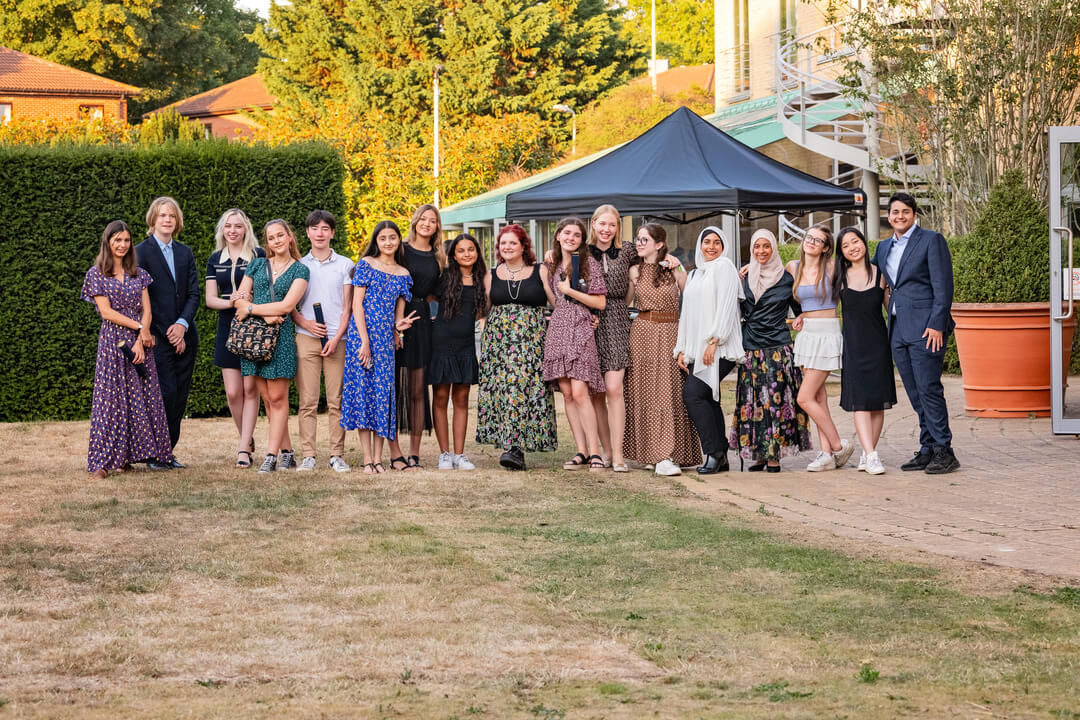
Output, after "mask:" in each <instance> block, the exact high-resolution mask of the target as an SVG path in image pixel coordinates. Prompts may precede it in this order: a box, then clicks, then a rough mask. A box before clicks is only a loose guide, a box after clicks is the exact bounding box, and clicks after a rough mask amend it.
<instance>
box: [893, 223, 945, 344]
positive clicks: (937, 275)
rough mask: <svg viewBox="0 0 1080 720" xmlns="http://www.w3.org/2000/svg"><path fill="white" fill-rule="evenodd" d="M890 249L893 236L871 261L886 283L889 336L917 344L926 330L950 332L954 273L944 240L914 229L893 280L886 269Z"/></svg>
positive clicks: (935, 234)
mask: <svg viewBox="0 0 1080 720" xmlns="http://www.w3.org/2000/svg"><path fill="white" fill-rule="evenodd" d="M892 246H893V236H890V237H889V238H887V239H885V240H882V241H881V242H880V243H879V244H878V246H877V251H876V252H875V253H874V260H873V263H874V264H875V265H877V266H878V269H880V270H881V272H882V274H883V275H884V276H885V280H886V282H888V283H889V288H890V293H891V295H890V299H889V312H888V315H889V323H890V325H889V332H890V334H893V333H896V332H899V333H900V340H901V341H903V342H909V343H911V342H917V341H918V340H919V339H920V338H921V337H922V335H923V333H924V332H925V331H926V329H927V328H931V329H933V330H941V331H942V332H944V333H945V334H946V335H947V334H949V333H951V332H952V330H953V328H954V327H955V326H956V323H954V322H953V319H952V315H951V314H950V310H951V308H952V299H953V272H952V256H951V255H950V254H949V245H948V243H946V242H945V237H944V236H943V235H942V234H941V233H938V232H934V231H933V230H924V229H923V228H921V227H918V226H916V227H915V229H914V230H913V231H912V232H911V236H910V237H909V238H908V242H907V246H906V247H905V248H904V254H903V255H902V256H901V257H900V267H899V268H898V269H897V273H896V277H895V278H894V277H889V274H888V272H886V270H885V260H886V258H888V257H889V252H890V251H891V250H892ZM894 321H895V322H894ZM894 324H895V325H896V327H895V328H894V327H893V325H894Z"/></svg>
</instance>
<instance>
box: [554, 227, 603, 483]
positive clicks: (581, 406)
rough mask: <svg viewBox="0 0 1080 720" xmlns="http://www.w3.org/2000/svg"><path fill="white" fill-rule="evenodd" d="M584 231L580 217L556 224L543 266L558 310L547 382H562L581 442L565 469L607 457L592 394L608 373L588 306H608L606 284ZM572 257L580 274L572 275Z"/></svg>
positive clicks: (592, 465)
mask: <svg viewBox="0 0 1080 720" xmlns="http://www.w3.org/2000/svg"><path fill="white" fill-rule="evenodd" d="M585 232H586V230H585V223H584V222H582V221H581V220H580V219H579V218H575V217H571V218H564V219H563V220H560V221H559V224H558V225H556V226H555V242H556V245H555V247H554V248H553V250H552V260H551V262H550V263H545V264H544V265H543V266H541V268H540V272H541V279H542V280H543V281H544V290H545V291H546V292H547V294H548V300H549V302H551V304H552V305H553V306H554V308H555V309H554V310H552V312H551V319H550V320H549V321H548V328H547V335H546V337H545V338H544V380H547V381H548V382H552V381H556V382H558V384H559V390H560V391H561V392H562V394H563V401H564V404H565V406H566V419H567V421H568V422H569V423H570V431H571V432H572V433H573V435H574V444H575V445H577V454H576V455H574V457H573V458H571V459H570V460H567V461H566V462H565V463H563V468H564V469H566V470H581V469H582V468H585V467H588V468H589V469H590V470H600V471H602V470H604V460H603V458H602V457H600V437H599V435H598V433H597V427H596V414H595V412H594V410H593V406H592V400H591V399H590V397H589V395H590V393H593V394H595V393H603V392H604V375H603V373H602V372H601V371H600V357H599V356H598V355H597V352H596V336H595V335H594V334H593V327H592V314H591V313H590V310H603V309H604V306H605V305H606V303H607V297H606V295H607V287H606V286H605V285H604V275H603V271H602V270H601V268H600V263H598V262H596V260H594V259H593V257H592V255H591V254H590V253H589V247H588V246H587V245H586V244H585ZM574 258H576V259H577V266H578V273H577V275H578V277H574V275H575V273H574V272H573V265H574V263H573V259H574ZM574 281H576V283H577V287H574V286H573V285H574Z"/></svg>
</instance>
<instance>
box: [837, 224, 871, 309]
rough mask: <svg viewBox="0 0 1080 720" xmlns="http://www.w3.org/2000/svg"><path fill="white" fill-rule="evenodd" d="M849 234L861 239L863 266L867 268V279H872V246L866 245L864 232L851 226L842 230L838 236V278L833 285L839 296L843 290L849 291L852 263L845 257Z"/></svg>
mask: <svg viewBox="0 0 1080 720" xmlns="http://www.w3.org/2000/svg"><path fill="white" fill-rule="evenodd" d="M848 233H852V234H853V235H855V237H857V238H859V240H860V241H862V244H863V250H864V251H865V252H864V253H863V265H864V266H865V267H866V275H867V277H871V276H872V275H871V271H870V246H869V245H867V244H866V236H865V235H863V234H862V231H861V230H859V228H857V227H853V226H849V227H846V228H841V229H840V232H838V233H837V234H836V273H835V274H836V277H834V278H833V285H834V286H835V288H836V290H835V293H834V294H839V293H840V291H841V290H846V289H847V271H848V268H850V267H851V261H850V260H848V259H847V258H846V257H844V248H843V245H844V236H845V235H847V234H848Z"/></svg>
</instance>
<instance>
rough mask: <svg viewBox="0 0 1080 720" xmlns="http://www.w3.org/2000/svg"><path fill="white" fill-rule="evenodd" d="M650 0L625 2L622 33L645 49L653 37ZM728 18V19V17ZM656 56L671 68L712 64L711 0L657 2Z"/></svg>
mask: <svg viewBox="0 0 1080 720" xmlns="http://www.w3.org/2000/svg"><path fill="white" fill-rule="evenodd" d="M650 12H651V2H650V0H628V2H627V3H626V13H627V20H626V25H625V33H626V35H627V37H628V38H629V39H630V40H631V42H633V43H635V44H637V45H640V46H642V47H648V45H649V42H650V36H651V34H652V18H651V17H650ZM729 19H730V18H729ZM656 56H657V57H658V58H667V59H668V60H669V61H670V62H671V66H672V67H676V66H678V65H701V64H703V63H711V62H712V61H713V0H657V2H656Z"/></svg>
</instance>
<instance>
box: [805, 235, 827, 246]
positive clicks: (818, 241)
mask: <svg viewBox="0 0 1080 720" xmlns="http://www.w3.org/2000/svg"><path fill="white" fill-rule="evenodd" d="M803 242H804V243H808V244H810V245H825V244H826V241H825V238H819V237H815V236H813V235H807V236H806V237H805V238H803Z"/></svg>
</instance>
